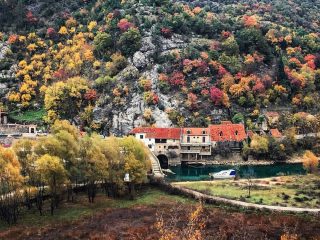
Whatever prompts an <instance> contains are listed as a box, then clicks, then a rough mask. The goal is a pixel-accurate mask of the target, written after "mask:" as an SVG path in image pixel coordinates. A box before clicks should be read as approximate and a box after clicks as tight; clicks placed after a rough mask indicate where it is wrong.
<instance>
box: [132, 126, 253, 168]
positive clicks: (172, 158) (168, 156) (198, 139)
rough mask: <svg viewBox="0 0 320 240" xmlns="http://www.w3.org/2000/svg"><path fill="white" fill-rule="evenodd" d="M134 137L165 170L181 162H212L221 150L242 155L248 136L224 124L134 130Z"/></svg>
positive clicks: (238, 128)
mask: <svg viewBox="0 0 320 240" xmlns="http://www.w3.org/2000/svg"><path fill="white" fill-rule="evenodd" d="M130 134H131V135H133V136H135V138H137V139H139V140H141V141H142V142H143V143H144V144H145V145H146V146H147V147H148V148H149V149H150V150H151V151H153V153H154V154H155V155H156V156H157V157H158V158H159V160H160V163H162V165H163V166H168V165H169V164H178V163H181V161H189V162H193V161H195V162H199V161H201V160H209V159H212V157H213V156H214V154H215V153H216V152H217V151H216V150H217V149H218V148H221V147H224V148H228V149H230V151H240V150H241V148H242V145H243V141H245V140H246V139H247V134H246V132H245V129H244V125H243V124H233V123H231V122H222V123H221V124H218V125H210V126H209V127H207V128H152V127H141V128H134V129H133V130H132V131H131V132H130Z"/></svg>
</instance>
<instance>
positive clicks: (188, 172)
mask: <svg viewBox="0 0 320 240" xmlns="http://www.w3.org/2000/svg"><path fill="white" fill-rule="evenodd" d="M228 169H235V170H236V171H237V174H239V176H240V177H244V175H246V174H248V173H250V175H252V176H253V177H254V178H267V177H275V176H280V175H297V174H300V175H302V174H305V170H304V169H303V167H302V164H301V163H290V164H289V163H278V164H273V165H242V166H231V165H206V166H191V165H189V166H183V165H182V166H171V167H170V170H171V171H173V172H174V173H175V174H167V175H168V176H167V177H166V179H167V180H169V181H174V182H176V181H203V180H209V179H210V177H209V173H212V172H219V171H222V170H228Z"/></svg>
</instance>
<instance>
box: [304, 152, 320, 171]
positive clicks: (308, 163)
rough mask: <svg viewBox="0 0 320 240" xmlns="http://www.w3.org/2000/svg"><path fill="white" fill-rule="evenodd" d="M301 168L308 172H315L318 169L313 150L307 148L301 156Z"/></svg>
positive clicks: (316, 158) (317, 161)
mask: <svg viewBox="0 0 320 240" xmlns="http://www.w3.org/2000/svg"><path fill="white" fill-rule="evenodd" d="M302 161H303V168H304V169H305V170H306V171H307V172H309V173H316V172H317V171H318V166H319V160H318V157H317V156H316V155H314V153H313V152H311V151H309V150H307V151H306V152H305V153H304V155H303V158H302Z"/></svg>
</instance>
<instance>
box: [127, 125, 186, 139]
mask: <svg viewBox="0 0 320 240" xmlns="http://www.w3.org/2000/svg"><path fill="white" fill-rule="evenodd" d="M136 133H146V138H155V139H180V133H181V129H180V128H155V127H140V128H134V129H132V130H131V132H130V134H136Z"/></svg>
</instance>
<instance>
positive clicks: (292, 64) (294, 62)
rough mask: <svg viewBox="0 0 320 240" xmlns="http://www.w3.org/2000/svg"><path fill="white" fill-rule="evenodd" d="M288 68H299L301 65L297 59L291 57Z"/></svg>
mask: <svg viewBox="0 0 320 240" xmlns="http://www.w3.org/2000/svg"><path fill="white" fill-rule="evenodd" d="M289 67H290V68H301V67H302V64H301V62H300V61H299V59H297V58H295V57H292V58H290V59H289Z"/></svg>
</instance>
